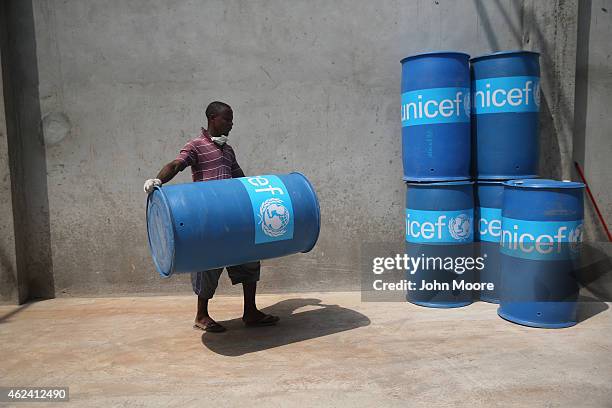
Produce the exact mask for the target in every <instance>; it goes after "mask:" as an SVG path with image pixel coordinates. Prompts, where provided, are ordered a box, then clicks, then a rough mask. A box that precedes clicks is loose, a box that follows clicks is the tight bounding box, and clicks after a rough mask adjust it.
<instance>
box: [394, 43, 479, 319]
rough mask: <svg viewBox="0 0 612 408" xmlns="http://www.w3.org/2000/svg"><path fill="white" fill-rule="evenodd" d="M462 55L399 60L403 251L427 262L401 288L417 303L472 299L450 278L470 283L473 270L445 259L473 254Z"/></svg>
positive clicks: (466, 77) (445, 304)
mask: <svg viewBox="0 0 612 408" xmlns="http://www.w3.org/2000/svg"><path fill="white" fill-rule="evenodd" d="M469 58H470V56H469V55H467V54H464V53H460V52H435V53H426V54H419V55H414V56H410V57H407V58H404V59H403V60H402V101H401V102H402V108H401V114H402V146H403V147H402V153H403V166H404V177H403V179H404V181H405V182H406V220H405V221H406V253H407V254H408V256H411V257H421V258H422V259H428V260H430V261H431V262H430V264H429V265H423V266H422V267H421V268H419V270H417V271H408V272H407V280H409V281H411V282H414V283H415V288H416V290H408V291H407V295H406V299H407V300H408V301H409V302H412V303H415V304H418V305H421V306H427V307H440V308H450V307H460V306H465V305H468V304H470V303H471V302H472V293H471V291H470V290H467V289H457V288H455V287H454V285H453V281H455V280H457V279H459V280H461V281H462V282H473V275H472V271H467V270H463V269H462V268H460V269H458V271H460V272H457V268H454V267H449V266H448V264H447V263H445V261H446V259H448V258H449V257H453V258H454V259H457V258H465V257H470V256H472V255H473V254H472V242H473V239H474V233H473V225H474V195H473V182H472V181H471V177H470V150H471V149H470V69H469ZM458 275H461V276H458ZM421 288H424V289H421Z"/></svg>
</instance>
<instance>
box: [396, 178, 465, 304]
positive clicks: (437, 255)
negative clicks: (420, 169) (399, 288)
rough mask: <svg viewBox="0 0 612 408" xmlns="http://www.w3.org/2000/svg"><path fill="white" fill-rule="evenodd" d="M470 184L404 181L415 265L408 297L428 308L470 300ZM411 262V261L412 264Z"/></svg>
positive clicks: (408, 233)
mask: <svg viewBox="0 0 612 408" xmlns="http://www.w3.org/2000/svg"><path fill="white" fill-rule="evenodd" d="M473 184H474V183H473V182H471V181H449V182H439V183H427V184H425V183H407V184H406V254H407V255H408V257H409V258H411V259H414V260H415V261H416V262H418V264H417V265H419V266H418V267H413V266H410V267H409V269H407V270H406V280H407V281H410V282H412V285H414V286H413V290H408V291H407V293H406V299H407V300H408V301H409V302H411V303H414V304H417V305H420V306H427V307H439V308H451V307H461V306H466V305H469V304H470V303H472V296H473V291H472V288H471V287H465V285H466V284H467V285H473V283H474V270H475V269H474V268H475V265H473V264H472V263H470V262H469V261H468V262H466V259H467V258H472V257H473V247H472V245H473V242H474V230H473V225H474V194H473ZM411 265H414V263H411Z"/></svg>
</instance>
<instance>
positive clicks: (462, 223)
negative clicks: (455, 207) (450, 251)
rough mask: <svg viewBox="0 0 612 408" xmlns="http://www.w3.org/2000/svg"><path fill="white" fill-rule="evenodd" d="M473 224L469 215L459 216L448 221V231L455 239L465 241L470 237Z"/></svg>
mask: <svg viewBox="0 0 612 408" xmlns="http://www.w3.org/2000/svg"><path fill="white" fill-rule="evenodd" d="M471 224H472V223H471V221H470V218H469V217H468V216H467V215H465V214H459V215H458V216H456V217H452V218H451V219H450V220H449V221H448V231H449V232H450V234H451V236H452V237H453V238H454V239H456V240H459V241H463V240H465V239H468V238H469V237H470V230H471V226H472V225H471Z"/></svg>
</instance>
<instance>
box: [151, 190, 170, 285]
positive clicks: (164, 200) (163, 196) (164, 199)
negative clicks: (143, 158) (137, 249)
mask: <svg viewBox="0 0 612 408" xmlns="http://www.w3.org/2000/svg"><path fill="white" fill-rule="evenodd" d="M155 191H159V193H160V196H159V197H160V201H161V202H162V204H163V207H164V209H165V210H166V216H167V217H168V219H169V220H170V228H172V234H170V235H171V238H172V242H171V247H172V258H171V261H170V268H169V269H168V270H167V271H166V270H164V269H163V268H161V266H160V265H159V261H158V260H157V255H156V253H155V251H154V250H153V245H151V233H150V231H149V207H150V206H149V203H150V202H151V199H152V198H153V194H155ZM166 227H167V226H166ZM175 235H176V231H175V230H174V217H173V216H172V211H170V205H169V204H168V197H166V193H164V191H163V190H162V188H161V186H155V187H154V191H153V192H152V193H151V194H149V195H148V196H147V240H148V242H149V250H150V251H151V258H153V264H154V265H155V269H157V272H158V273H159V274H160V276H161V277H162V278H169V277H170V276H171V275H172V274H173V273H174V257H175V251H176V247H175V245H174V236H175Z"/></svg>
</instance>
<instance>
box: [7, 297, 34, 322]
mask: <svg viewBox="0 0 612 408" xmlns="http://www.w3.org/2000/svg"><path fill="white" fill-rule="evenodd" d="M37 301H38V300H34V301H31V302H28V303H25V304H23V305H20V306H15V309H13V310H11V311H10V312H8V313H6V314H4V315H2V316H0V324H1V323H5V322H6V321H7V320H8V319H10V318H11V317H13V316H14V315H16V314H17V313H19V312H23V311H24V310H25V309H27V308H28V307H30V306H32V305H33V304H34V303H36V302H37Z"/></svg>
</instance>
